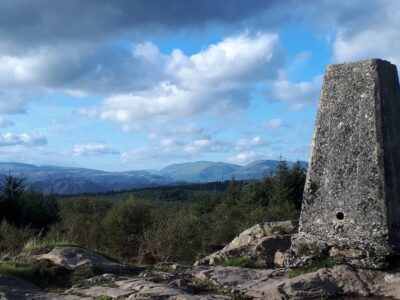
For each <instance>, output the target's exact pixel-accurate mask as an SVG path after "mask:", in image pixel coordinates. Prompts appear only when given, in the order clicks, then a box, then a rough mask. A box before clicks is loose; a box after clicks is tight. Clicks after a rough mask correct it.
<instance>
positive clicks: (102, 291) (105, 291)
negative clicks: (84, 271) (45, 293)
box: [65, 286, 133, 299]
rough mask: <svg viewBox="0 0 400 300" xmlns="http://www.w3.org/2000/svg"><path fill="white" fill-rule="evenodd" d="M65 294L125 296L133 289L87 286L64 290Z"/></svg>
mask: <svg viewBox="0 0 400 300" xmlns="http://www.w3.org/2000/svg"><path fill="white" fill-rule="evenodd" d="M65 293H66V294H73V295H74V294H75V295H85V296H90V297H94V298H96V297H99V296H108V297H111V298H114V299H116V298H127V297H129V296H130V295H131V294H132V293H133V291H128V290H124V289H120V288H114V287H106V286H92V287H88V288H78V287H76V288H71V289H69V290H67V291H65Z"/></svg>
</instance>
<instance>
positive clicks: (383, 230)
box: [286, 59, 400, 268]
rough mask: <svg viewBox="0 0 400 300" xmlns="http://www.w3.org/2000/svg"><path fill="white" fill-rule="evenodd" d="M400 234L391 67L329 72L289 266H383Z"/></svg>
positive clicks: (397, 121) (399, 111)
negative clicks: (326, 262)
mask: <svg viewBox="0 0 400 300" xmlns="http://www.w3.org/2000/svg"><path fill="white" fill-rule="evenodd" d="M399 229H400V89H399V81H398V77H397V69H396V66H395V65H392V64H391V63H389V62H387V61H384V60H379V59H372V60H365V61H360V62H352V63H345V64H337V65H331V66H329V67H328V68H327V70H326V73H325V76H324V83H323V88H322V93H321V97H320V102H319V108H318V116H317V121H316V125H315V129H314V137H313V145H312V150H311V159H310V165H309V169H308V173H307V180H306V186H305V190H304V195H303V206H302V210H301V217H300V228H299V233H298V234H297V235H296V236H295V237H294V238H293V239H292V246H291V248H290V250H289V251H288V252H287V254H286V264H287V265H289V266H305V265H308V264H310V262H311V261H312V260H314V259H318V258H323V257H331V258H332V259H333V260H336V261H338V262H347V263H350V264H353V265H355V266H359V267H366V268H384V267H386V266H387V264H388V263H387V259H388V258H389V257H390V256H391V255H393V254H395V253H396V251H398V246H399Z"/></svg>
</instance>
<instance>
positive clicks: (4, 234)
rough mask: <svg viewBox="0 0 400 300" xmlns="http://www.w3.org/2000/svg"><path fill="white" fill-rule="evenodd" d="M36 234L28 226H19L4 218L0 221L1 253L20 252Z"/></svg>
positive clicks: (13, 253) (14, 253)
mask: <svg viewBox="0 0 400 300" xmlns="http://www.w3.org/2000/svg"><path fill="white" fill-rule="evenodd" d="M34 235H35V231H34V230H32V229H30V228H28V227H22V228H18V227H16V226H14V225H11V224H9V223H7V222H6V221H5V220H3V221H2V222H1V223H0V253H1V254H5V253H8V254H11V255H16V254H18V253H19V252H20V251H21V249H22V248H23V246H24V244H25V242H26V241H27V240H29V239H31V238H32V237H33V236H34Z"/></svg>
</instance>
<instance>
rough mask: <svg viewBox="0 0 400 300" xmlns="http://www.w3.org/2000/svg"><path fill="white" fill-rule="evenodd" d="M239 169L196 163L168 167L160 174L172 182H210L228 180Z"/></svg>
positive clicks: (224, 164) (218, 163)
mask: <svg viewBox="0 0 400 300" xmlns="http://www.w3.org/2000/svg"><path fill="white" fill-rule="evenodd" d="M240 168H242V167H241V166H239V165H234V164H227V163H223V162H211V161H196V162H187V163H181V164H173V165H170V166H168V167H166V168H164V169H161V170H160V174H161V175H164V176H169V177H170V178H172V179H173V180H174V181H186V182H211V181H224V180H227V179H230V175H231V174H233V173H234V172H235V171H237V170H239V169H240ZM227 176H228V177H227Z"/></svg>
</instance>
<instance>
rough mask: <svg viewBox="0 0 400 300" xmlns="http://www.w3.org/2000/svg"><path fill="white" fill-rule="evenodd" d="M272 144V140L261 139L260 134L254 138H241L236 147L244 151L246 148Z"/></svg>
mask: <svg viewBox="0 0 400 300" xmlns="http://www.w3.org/2000/svg"><path fill="white" fill-rule="evenodd" d="M269 145H271V142H269V141H265V140H263V139H261V138H260V137H259V136H255V137H254V138H252V139H240V140H238V141H237V142H236V145H235V149H236V150H237V151H242V150H244V149H254V148H256V147H265V146H269Z"/></svg>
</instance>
